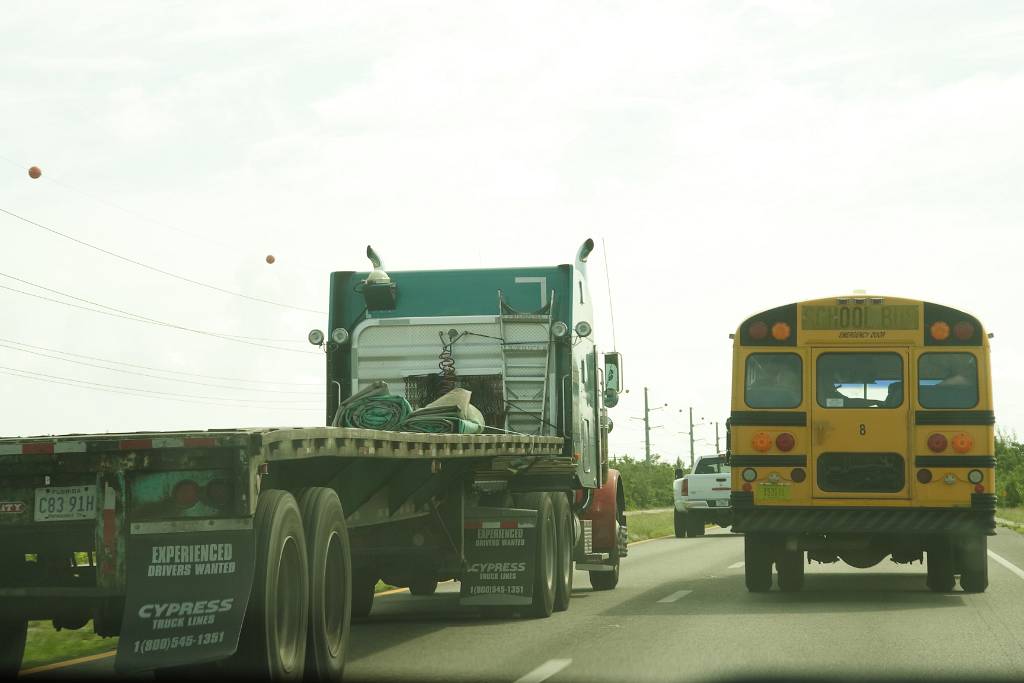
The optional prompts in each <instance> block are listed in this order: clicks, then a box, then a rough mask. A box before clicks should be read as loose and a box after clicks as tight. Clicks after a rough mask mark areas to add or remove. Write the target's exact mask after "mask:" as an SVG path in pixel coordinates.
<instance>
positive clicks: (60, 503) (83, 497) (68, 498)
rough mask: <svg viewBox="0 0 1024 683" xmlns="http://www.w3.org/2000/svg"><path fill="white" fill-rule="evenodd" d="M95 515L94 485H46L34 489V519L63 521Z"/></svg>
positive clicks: (93, 516)
mask: <svg viewBox="0 0 1024 683" xmlns="http://www.w3.org/2000/svg"><path fill="white" fill-rule="evenodd" d="M95 517H96V486H94V485H93V486H48V487H46V488H40V489H36V504H35V515H34V519H35V521H37V522H63V521H66V520H70V519H94V518H95Z"/></svg>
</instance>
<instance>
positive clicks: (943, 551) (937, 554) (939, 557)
mask: <svg viewBox="0 0 1024 683" xmlns="http://www.w3.org/2000/svg"><path fill="white" fill-rule="evenodd" d="M927 552H928V588H929V589H931V591H932V592H933V593H948V592H949V591H951V590H953V586H954V584H955V583H956V581H955V580H954V579H953V547H952V544H951V543H950V539H949V538H946V537H939V538H935V539H932V542H931V543H929V544H928V548H927Z"/></svg>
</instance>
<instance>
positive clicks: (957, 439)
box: [953, 432, 974, 453]
mask: <svg viewBox="0 0 1024 683" xmlns="http://www.w3.org/2000/svg"><path fill="white" fill-rule="evenodd" d="M973 445H974V439H972V438H971V436H970V435H969V434H964V433H963V432H960V433H959V434H957V435H956V436H954V437H953V450H954V451H956V452H957V453H966V452H967V451H969V450H971V446H973Z"/></svg>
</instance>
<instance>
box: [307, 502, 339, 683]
mask: <svg viewBox="0 0 1024 683" xmlns="http://www.w3.org/2000/svg"><path fill="white" fill-rule="evenodd" d="M299 508H300V509H301V511H302V522H303V526H304V529H305V533H306V544H307V546H308V551H309V603H310V604H309V633H308V637H307V642H306V671H307V674H308V675H309V676H310V677H312V678H315V679H317V680H323V681H340V680H341V676H342V672H343V671H344V669H345V654H346V652H347V650H348V638H349V624H350V623H351V614H352V587H351V577H352V550H351V546H350V545H349V540H348V528H347V527H346V525H345V513H344V512H343V511H342V508H341V501H340V500H339V499H338V494H337V493H335V492H334V490H333V489H329V488H324V487H313V488H309V489H306V490H305V491H304V492H303V493H302V495H301V497H300V498H299Z"/></svg>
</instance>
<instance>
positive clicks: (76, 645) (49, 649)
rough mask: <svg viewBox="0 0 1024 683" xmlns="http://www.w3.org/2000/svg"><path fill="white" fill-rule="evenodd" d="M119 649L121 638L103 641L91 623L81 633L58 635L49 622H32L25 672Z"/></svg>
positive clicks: (64, 632)
mask: <svg viewBox="0 0 1024 683" xmlns="http://www.w3.org/2000/svg"><path fill="white" fill-rule="evenodd" d="M116 648H117V638H100V637H99V636H98V635H96V634H95V633H93V630H92V622H91V621H90V622H89V623H88V624H86V625H85V626H83V627H82V628H80V629H78V630H77V631H70V630H68V629H63V630H61V631H57V630H55V629H54V628H53V624H51V623H50V622H49V621H30V622H29V623H28V638H27V640H26V641H25V658H24V659H23V660H22V663H21V668H22V670H24V669H33V668H35V667H37V666H43V665H44V664H52V663H53V662H62V661H64V660H67V659H77V658H78V657H85V656H87V655H94V654H97V653H100V652H107V651H108V650H114V649H116Z"/></svg>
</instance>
